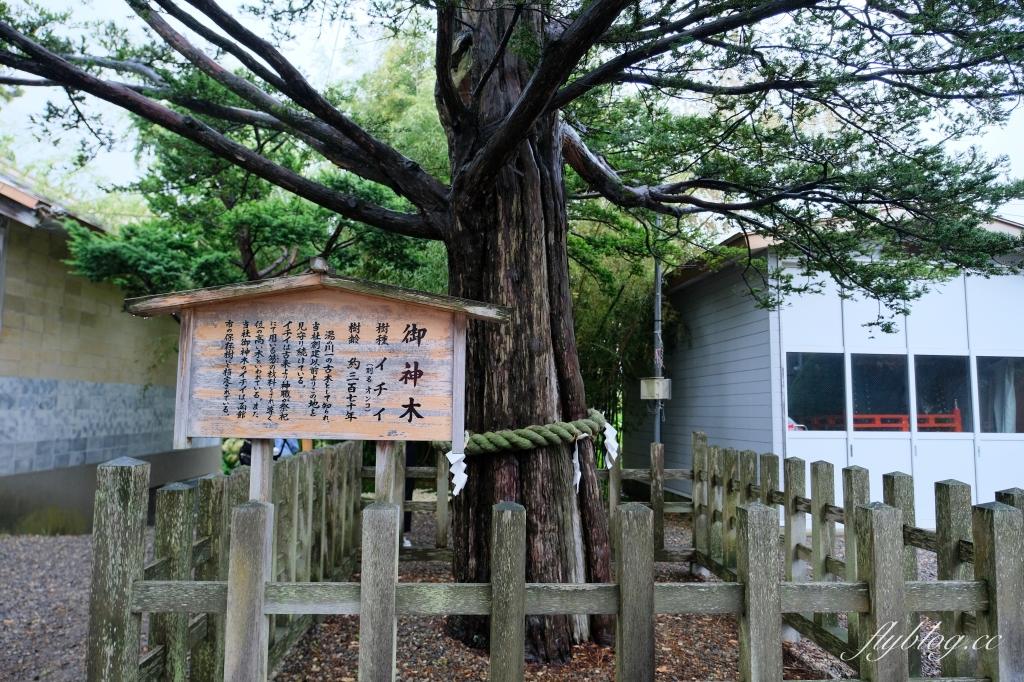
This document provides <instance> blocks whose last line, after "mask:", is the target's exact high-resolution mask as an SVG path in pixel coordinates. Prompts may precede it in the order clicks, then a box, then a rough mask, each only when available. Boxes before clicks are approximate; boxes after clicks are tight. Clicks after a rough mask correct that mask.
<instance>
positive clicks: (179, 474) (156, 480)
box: [0, 446, 221, 533]
mask: <svg viewBox="0 0 1024 682" xmlns="http://www.w3.org/2000/svg"><path fill="white" fill-rule="evenodd" d="M136 459H140V460H142V461H145V462H149V463H150V464H151V468H150V479H149V486H150V488H159V487H161V486H164V485H167V484H168V483H173V482H174V481H181V480H185V479H189V478H196V477H198V476H205V475H206V474H209V473H213V472H215V471H220V467H221V452H220V447H219V446H213V447H205V448H195V449H193V450H172V451H170V452H162V453H159V454H155V455H143V456H140V457H137V458H136ZM97 466H98V464H85V465H82V466H75V467H63V468H59V469H50V470H48V471H33V472H30V473H25V474H15V475H13V476H2V477H0V531H7V532H11V531H16V530H18V527H19V525H23V529H24V530H27V531H28V532H47V531H46V530H44V529H40V528H39V524H40V523H42V524H43V525H44V526H47V527H56V530H51V531H49V532H66V533H88V532H90V531H91V530H92V515H93V503H94V498H95V497H96V467H97ZM30 516H31V517H32V519H30V520H32V521H33V522H32V523H28V521H27V520H26V517H30ZM23 522H25V523H23Z"/></svg>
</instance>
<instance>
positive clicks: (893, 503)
mask: <svg viewBox="0 0 1024 682" xmlns="http://www.w3.org/2000/svg"><path fill="white" fill-rule="evenodd" d="M882 501H883V502H884V503H885V504H887V505H889V506H890V507H896V508H897V509H899V510H900V511H902V512H903V525H905V526H916V525H917V514H916V511H915V509H914V477H913V476H910V475H908V474H904V473H900V472H898V471H897V472H893V473H891V474H883V475H882ZM903 579H904V580H911V581H912V580H917V547H914V546H913V545H904V546H903ZM920 623H921V615H920V614H918V613H908V614H907V632H914V630H915V629H916V628H917V627H918V625H919V624H920ZM907 671H908V673H909V674H910V676H911V677H921V650H920V649H919V648H917V647H914V648H911V649H909V650H908V651H907Z"/></svg>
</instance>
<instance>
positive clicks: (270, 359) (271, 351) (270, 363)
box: [267, 321, 277, 421]
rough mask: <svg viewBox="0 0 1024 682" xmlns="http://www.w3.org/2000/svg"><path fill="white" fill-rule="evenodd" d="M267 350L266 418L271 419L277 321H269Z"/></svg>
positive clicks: (275, 367)
mask: <svg viewBox="0 0 1024 682" xmlns="http://www.w3.org/2000/svg"><path fill="white" fill-rule="evenodd" d="M267 351H268V352H267V419H268V420H269V421H273V420H274V390H275V389H276V388H277V322H273V321H272V322H271V323H270V336H268V337H267Z"/></svg>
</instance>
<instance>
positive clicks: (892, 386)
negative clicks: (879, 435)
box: [850, 353, 910, 431]
mask: <svg viewBox="0 0 1024 682" xmlns="http://www.w3.org/2000/svg"><path fill="white" fill-rule="evenodd" d="M850 370H851V373H852V374H853V430H854V431H910V400H909V392H908V379H907V356H906V355H866V354H859V353H855V354H853V355H852V356H850Z"/></svg>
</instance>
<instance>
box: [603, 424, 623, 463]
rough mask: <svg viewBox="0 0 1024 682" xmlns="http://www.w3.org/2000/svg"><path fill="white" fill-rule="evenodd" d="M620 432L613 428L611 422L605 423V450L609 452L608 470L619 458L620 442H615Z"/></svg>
mask: <svg viewBox="0 0 1024 682" xmlns="http://www.w3.org/2000/svg"><path fill="white" fill-rule="evenodd" d="M617 433H618V431H616V430H615V427H614V426H612V423H611V422H608V421H606V422H605V423H604V449H605V450H607V451H608V468H609V469H611V468H612V464H613V463H614V462H615V460H616V459H617V458H618V456H619V441H617V440H615V435H616V434H617Z"/></svg>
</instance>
